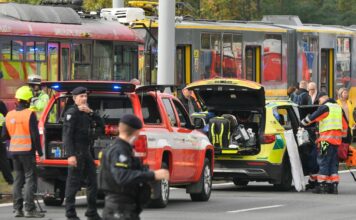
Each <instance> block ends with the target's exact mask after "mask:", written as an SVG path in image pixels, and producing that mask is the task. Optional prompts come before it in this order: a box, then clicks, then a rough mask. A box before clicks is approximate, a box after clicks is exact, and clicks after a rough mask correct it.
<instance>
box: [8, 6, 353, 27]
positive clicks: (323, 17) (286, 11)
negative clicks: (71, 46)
mask: <svg viewBox="0 0 356 220" xmlns="http://www.w3.org/2000/svg"><path fill="white" fill-rule="evenodd" d="M10 1H11V0H10ZM129 1H130V0H125V5H128V4H127V3H128V2H129ZM146 1H147V0H146ZM151 1H154V2H159V1H158V0H151ZM161 1H167V0H161ZM12 2H19V3H28V4H39V3H40V2H41V0H12ZM179 2H183V4H180V3H179ZM176 3H178V4H177V5H178V7H176V9H177V10H176V15H189V16H193V17H196V18H202V19H214V20H261V19H262V16H263V15H298V16H299V18H300V19H301V21H302V22H303V23H318V24H338V25H352V24H356V0H176ZM106 7H112V0H84V4H83V8H84V10H86V11H92V10H100V9H101V8H106Z"/></svg>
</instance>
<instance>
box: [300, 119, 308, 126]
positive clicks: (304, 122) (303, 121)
mask: <svg viewBox="0 0 356 220" xmlns="http://www.w3.org/2000/svg"><path fill="white" fill-rule="evenodd" d="M300 123H301V124H302V125H303V126H308V122H307V120H306V119H305V118H304V119H303V120H302V121H301V122H300Z"/></svg>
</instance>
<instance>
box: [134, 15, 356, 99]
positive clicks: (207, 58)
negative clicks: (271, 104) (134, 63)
mask: <svg viewBox="0 0 356 220" xmlns="http://www.w3.org/2000/svg"><path fill="white" fill-rule="evenodd" d="M133 28H134V29H135V30H136V31H137V32H138V34H139V35H140V36H141V37H143V38H144V39H145V42H146V44H145V47H146V50H145V51H144V53H143V52H142V53H141V56H140V57H141V61H140V63H141V64H142V65H141V68H140V78H141V79H142V80H143V82H144V83H146V84H151V83H155V82H156V74H157V71H156V68H155V67H156V63H157V41H156V40H155V39H157V36H158V30H157V29H158V24H157V21H156V20H154V19H146V20H142V21H138V22H136V23H135V25H134V26H133ZM353 40H356V30H352V29H350V28H345V27H336V26H335V27H334V26H326V25H308V24H302V22H301V21H300V20H299V18H298V17H297V16H267V17H265V18H264V19H263V21H261V22H258V21H257V22H256V21H251V22H239V21H206V20H194V19H189V20H185V19H181V20H179V19H176V67H175V82H174V83H176V84H188V83H190V82H193V81H196V80H200V79H207V78H214V77H217V76H218V77H233V78H240V79H248V80H253V81H256V82H259V83H261V84H262V85H264V86H265V88H266V95H267V96H286V95H287V88H288V87H289V86H294V85H296V84H297V83H298V82H299V81H300V80H307V81H314V82H316V83H317V85H318V89H319V90H320V91H325V92H327V93H328V94H329V95H330V96H331V97H335V96H336V91H337V89H338V88H340V87H346V88H348V89H351V92H350V97H351V99H352V100H353V101H354V102H356V82H355V78H356V71H355V70H356V61H352V59H351V58H352V54H353V53H354V54H355V53H356V47H355V46H354V45H353V44H352V42H353Z"/></svg>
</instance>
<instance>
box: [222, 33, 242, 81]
mask: <svg viewBox="0 0 356 220" xmlns="http://www.w3.org/2000/svg"><path fill="white" fill-rule="evenodd" d="M241 47H242V38H241V36H239V35H232V34H224V35H223V65H222V66H223V76H224V77H232V78H242V76H241V73H242V71H241V70H242V65H241V62H242V60H241V59H242V57H241Z"/></svg>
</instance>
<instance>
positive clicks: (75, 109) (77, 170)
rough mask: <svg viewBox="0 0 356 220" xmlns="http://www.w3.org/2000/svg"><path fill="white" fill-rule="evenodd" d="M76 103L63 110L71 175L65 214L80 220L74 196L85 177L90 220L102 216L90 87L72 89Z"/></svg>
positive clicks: (65, 139)
mask: <svg viewBox="0 0 356 220" xmlns="http://www.w3.org/2000/svg"><path fill="white" fill-rule="evenodd" d="M71 93H72V95H73V100H74V105H73V106H71V107H70V108H69V109H68V110H67V111H66V112H65V113H64V123H63V143H64V147H65V150H66V152H67V156H68V165H69V167H68V177H67V182H66V190H65V198H66V205H65V207H66V217H67V218H68V219H71V220H77V219H79V218H78V216H77V213H76V210H75V195H76V193H77V192H78V191H79V190H80V188H81V183H82V180H84V178H85V180H86V184H87V203H88V207H87V211H86V213H85V216H87V217H88V219H90V220H99V219H101V218H100V216H99V215H98V213H97V208H96V196H97V182H96V181H97V179H96V168H95V164H94V160H93V157H92V155H91V152H90V142H91V137H90V136H91V132H90V131H91V125H92V121H93V120H94V117H98V116H97V115H96V114H95V113H94V112H93V110H92V109H90V108H89V106H88V103H87V100H88V95H87V89H86V88H85V87H77V88H75V89H73V90H72V92H71Z"/></svg>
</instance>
